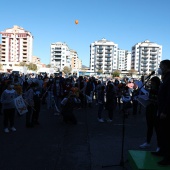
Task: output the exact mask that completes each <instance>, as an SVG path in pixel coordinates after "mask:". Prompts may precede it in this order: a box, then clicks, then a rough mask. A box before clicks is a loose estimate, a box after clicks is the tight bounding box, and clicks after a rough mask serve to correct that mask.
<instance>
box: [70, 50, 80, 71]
mask: <svg viewBox="0 0 170 170" xmlns="http://www.w3.org/2000/svg"><path fill="white" fill-rule="evenodd" d="M70 56H71V68H72V69H73V70H79V69H81V68H82V62H81V60H80V59H79V58H78V54H77V52H76V51H75V50H70Z"/></svg>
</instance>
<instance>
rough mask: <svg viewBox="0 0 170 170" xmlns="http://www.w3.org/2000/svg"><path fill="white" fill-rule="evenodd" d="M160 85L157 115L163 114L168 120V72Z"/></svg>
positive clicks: (169, 79) (169, 93) (169, 116)
mask: <svg viewBox="0 0 170 170" xmlns="http://www.w3.org/2000/svg"><path fill="white" fill-rule="evenodd" d="M162 82H163V83H162V84H161V85H160V89H159V92H158V114H161V113H164V114H166V115H167V118H168V119H170V111H169V110H170V72H168V73H167V74H166V75H165V76H164V78H163V80H162Z"/></svg>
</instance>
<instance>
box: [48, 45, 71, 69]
mask: <svg viewBox="0 0 170 170" xmlns="http://www.w3.org/2000/svg"><path fill="white" fill-rule="evenodd" d="M69 58H70V50H69V47H68V45H67V44H66V43H62V42H56V43H52V44H51V58H50V64H51V67H54V68H56V69H58V71H62V70H63V68H64V67H65V66H68V67H70V61H69Z"/></svg>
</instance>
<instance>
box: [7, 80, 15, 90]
mask: <svg viewBox="0 0 170 170" xmlns="http://www.w3.org/2000/svg"><path fill="white" fill-rule="evenodd" d="M6 85H7V89H8V90H12V89H13V88H14V85H13V83H12V81H8V82H7V84H6Z"/></svg>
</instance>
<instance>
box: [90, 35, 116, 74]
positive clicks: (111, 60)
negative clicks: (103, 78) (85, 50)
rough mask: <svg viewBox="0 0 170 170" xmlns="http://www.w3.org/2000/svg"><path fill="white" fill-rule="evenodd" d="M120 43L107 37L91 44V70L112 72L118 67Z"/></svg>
mask: <svg viewBox="0 0 170 170" xmlns="http://www.w3.org/2000/svg"><path fill="white" fill-rule="evenodd" d="M117 65H118V45H117V44H115V43H114V42H111V41H108V40H106V39H105V38H103V39H101V40H99V41H95V42H94V43H91V44H90V70H92V71H94V72H97V71H99V70H101V71H102V72H103V73H111V72H113V70H116V69H117Z"/></svg>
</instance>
